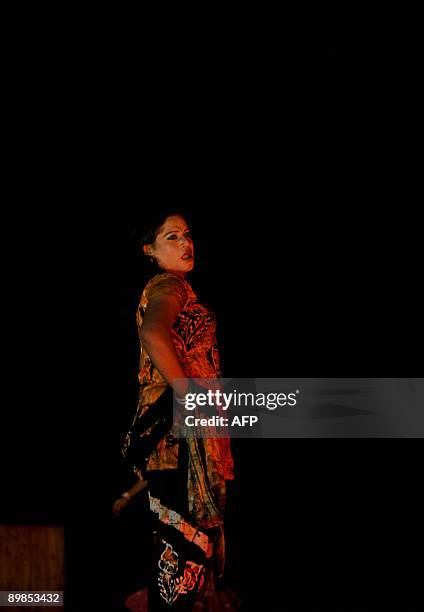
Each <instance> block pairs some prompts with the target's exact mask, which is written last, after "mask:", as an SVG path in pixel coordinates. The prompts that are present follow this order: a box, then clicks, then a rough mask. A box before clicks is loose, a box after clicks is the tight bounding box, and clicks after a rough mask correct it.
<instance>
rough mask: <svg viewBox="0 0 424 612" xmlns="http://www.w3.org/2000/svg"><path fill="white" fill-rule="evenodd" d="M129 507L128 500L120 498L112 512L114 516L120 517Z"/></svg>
mask: <svg viewBox="0 0 424 612" xmlns="http://www.w3.org/2000/svg"><path fill="white" fill-rule="evenodd" d="M127 506H128V500H127V499H125V497H120V498H119V499H117V500H116V502H115V503H114V504H113V509H112V512H113V514H114V515H115V516H116V517H118V516H120V514H121V511H122V510H123V509H124V508H126V507H127Z"/></svg>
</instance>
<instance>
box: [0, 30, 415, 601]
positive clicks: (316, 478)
mask: <svg viewBox="0 0 424 612" xmlns="http://www.w3.org/2000/svg"><path fill="white" fill-rule="evenodd" d="M373 33H375V31H372V32H371V36H370V33H369V32H368V33H367V32H365V33H362V34H361V36H358V35H357V34H355V35H352V33H350V34H348V33H347V31H345V30H344V29H343V28H341V29H338V30H335V31H327V32H325V33H324V32H323V33H322V34H321V35H317V36H315V37H314V38H309V37H306V39H297V40H291V42H290V44H289V43H284V44H277V43H276V42H275V40H276V39H275V38H271V39H269V40H268V41H266V42H265V43H263V42H261V43H259V42H257V39H256V38H255V37H254V36H247V35H246V38H248V39H249V41H248V42H249V45H242V46H237V45H236V44H235V43H234V46H233V47H232V48H231V49H228V53H227V52H224V50H221V51H217V46H216V45H215V46H211V47H209V49H205V51H204V54H203V55H202V57H201V58H197V61H195V59H194V56H195V55H196V54H194V53H193V49H192V48H190V47H189V48H187V50H186V51H185V50H184V49H185V46H184V43H183V42H182V43H181V47H179V52H178V54H174V53H165V52H163V51H162V47H161V45H160V44H159V42H158V43H157V45H156V46H154V47H149V49H148V53H147V58H148V61H146V62H145V64H143V70H142V71H141V72H142V74H141V78H140V75H139V74H138V73H137V70H138V66H137V63H136V61H135V59H134V52H135V49H133V48H131V43H130V42H128V41H126V39H125V37H122V38H120V40H119V44H118V42H117V43H116V45H115V46H114V45H113V42H114V39H113V40H112V45H111V46H110V47H108V48H107V49H108V50H106V47H102V46H100V47H99V48H98V49H97V51H96V50H95V52H94V53H93V54H92V55H91V56H90V59H87V60H84V62H81V65H83V66H84V70H82V71H81V72H80V73H79V75H78V79H77V82H78V84H79V85H80V87H79V88H74V87H72V86H70V87H69V86H68V87H64V88H63V95H64V96H65V97H66V99H67V103H69V106H67V107H66V109H67V111H68V112H66V113H61V112H60V111H59V112H58V116H59V119H60V122H59V125H60V126H61V127H60V130H59V133H57V132H55V130H54V129H52V132H53V133H52V135H51V136H49V137H48V138H47V137H46V135H45V133H44V132H43V133H42V138H41V136H40V134H41V132H40V133H38V136H39V138H38V140H37V139H35V140H34V139H31V138H30V141H31V142H33V143H34V142H37V143H38V144H37V145H34V151H33V155H32V157H31V160H32V163H31V164H30V168H31V171H30V172H29V173H28V174H25V187H23V188H22V190H23V194H24V195H27V196H28V195H30V194H31V195H32V194H33V193H34V192H35V193H36V194H37V196H38V200H37V201H40V204H37V205H36V206H33V207H32V208H31V209H30V211H29V212H28V213H26V214H25V216H24V217H23V218H22V220H21V222H20V224H19V225H18V233H17V235H18V237H19V239H20V241H21V242H25V240H26V235H27V234H28V235H29V236H31V237H32V239H33V240H34V248H33V249H31V254H32V255H33V256H27V257H25V263H24V270H25V274H24V275H23V276H22V279H23V280H22V284H23V285H24V287H23V290H24V294H25V298H24V300H23V314H22V318H21V321H20V326H19V327H20V329H21V330H23V339H22V340H21V341H19V342H15V345H14V351H15V352H13V353H12V354H11V356H12V358H11V361H12V363H13V364H16V365H15V367H16V369H17V371H18V372H19V375H18V376H17V381H16V383H14V395H13V396H12V397H13V400H12V401H11V403H10V404H9V406H8V408H9V409H8V410H7V414H6V416H7V428H5V429H4V431H5V433H6V436H5V437H6V440H5V444H4V445H3V448H4V455H5V459H4V461H3V464H4V465H5V466H7V469H6V470H5V473H4V476H3V478H4V484H3V487H2V488H3V491H4V492H5V493H6V495H5V501H4V503H3V505H2V509H1V514H2V517H1V520H2V522H13V523H15V522H23V523H46V524H52V523H58V524H64V525H65V528H66V545H67V584H68V589H67V591H68V598H69V606H70V609H72V610H83V609H85V606H87V609H89V607H90V605H92V604H91V603H90V602H92V601H97V604H96V605H97V606H98V607H99V609H100V607H101V608H102V609H104V610H106V609H108V607H107V606H109V608H110V609H111V610H118V609H119V607H118V603H117V602H119V601H120V598H121V597H122V593H125V592H131V590H132V589H133V590H136V589H137V587H138V586H139V581H140V577H144V575H145V572H146V570H147V567H148V513H147V512H146V507H145V502H146V500H145V498H140V499H139V500H136V503H135V504H134V505H133V506H132V507H131V509H129V511H128V513H127V517H126V518H124V517H122V519H120V521H115V520H114V519H112V517H111V506H112V503H113V501H114V499H115V498H116V496H118V495H119V494H120V492H122V491H123V490H124V489H125V488H127V487H128V486H129V485H130V483H129V481H128V480H127V479H128V475H127V474H126V472H125V470H124V468H123V466H122V465H121V464H120V456H119V444H120V436H121V434H122V433H123V432H124V431H125V429H126V427H127V426H128V423H129V420H130V419H131V417H132V414H133V411H134V409H135V405H136V398H137V363H138V345H137V337H136V327H135V309H136V306H137V303H138V299H139V295H140V291H141V289H142V287H143V278H142V275H141V271H140V270H141V268H140V262H139V261H138V260H137V258H136V257H135V255H134V251H133V244H132V240H131V235H132V229H133V226H134V223H135V220H140V219H142V217H143V209H144V208H145V207H146V208H148V207H150V206H159V205H160V204H161V203H163V202H169V201H173V202H175V203H177V204H182V205H184V206H185V207H188V208H189V210H191V212H192V217H193V229H194V235H195V240H196V243H197V245H196V249H197V261H196V272H195V273H193V276H192V279H191V280H192V282H193V286H194V288H195V290H196V291H197V292H198V294H199V297H201V298H202V299H204V300H205V301H207V302H208V303H209V304H211V305H212V306H213V307H214V309H215V310H216V313H217V317H218V324H219V328H218V329H219V340H220V346H221V354H222V361H223V370H224V375H226V376H239V377H250V376H251V377H261V376H271V377H272V376H275V377H291V376H301V377H308V376H324V377H325V376H343V377H349V376H352V377H356V376H373V377H374V376H383V377H386V376H387V377H390V376H397V377H398V376H407V377H410V376H417V375H419V372H418V371H417V362H416V360H415V356H414V347H415V346H416V345H417V344H418V342H419V336H418V329H419V327H418V325H419V319H418V312H419V299H418V279H419V275H418V270H417V265H418V261H419V258H418V240H417V233H416V232H417V227H418V226H417V213H416V210H415V204H416V196H415V188H414V185H413V181H412V175H413V174H414V168H415V169H416V162H415V161H414V154H413V150H414V147H413V142H411V140H409V139H410V138H411V137H412V141H413V132H414V122H413V109H414V105H415V104H416V89H415V87H416V86H415V76H414V75H415V71H414V64H413V61H412V59H411V58H413V56H414V48H413V40H412V41H410V42H409V44H408V46H407V47H405V45H404V41H403V40H400V39H399V37H396V36H394V37H389V38H390V40H389V39H388V38H386V39H385V38H384V37H383V38H381V37H375V36H373V35H372V34H373ZM145 51H146V49H144V48H143V52H145ZM226 51H227V49H226ZM162 53H163V55H161V54H162ZM153 58H154V61H153ZM65 69H66V68H65ZM72 84H73V81H71V85H72ZM59 98H60V95H59ZM34 125H38V123H37V122H34ZM33 129H34V130H35V132H36V131H37V127H34V128H33ZM38 129H39V128H38ZM36 133H37V132H36ZM46 138H47V139H46ZM58 141H62V142H63V141H65V144H66V145H69V146H66V149H67V156H66V158H61V157H60V155H59V153H58V149H57V146H56V143H57V142H58ZM40 143H42V144H43V146H40ZM45 149H46V151H45ZM30 152H31V150H30V149H29V150H28V149H27V154H28V155H30ZM47 161H48V163H46V162H47ZM46 201H50V202H52V203H53V204H54V208H50V209H49V211H47V209H46V210H45V209H44V202H46ZM33 220H34V222H33ZM34 234H35V239H34ZM31 244H32V243H31ZM52 330H53V333H52ZM52 336H53V337H52ZM22 364H24V371H25V375H23V374H22ZM419 442H420V441H418V440H375V441H373V440H265V441H259V440H254V441H253V440H252V441H251V440H240V441H237V442H236V443H235V448H234V455H235V459H236V476H237V477H236V480H235V482H234V484H233V486H232V490H231V491H230V501H229V511H228V521H227V524H228V545H229V560H228V566H229V568H228V570H229V576H228V578H229V582H230V584H233V585H234V588H235V589H236V590H237V591H238V592H240V594H241V595H242V597H243V600H244V601H245V602H246V609H249V610H250V609H251V610H256V609H258V608H259V607H262V608H263V607H265V608H266V609H268V610H279V609H287V610H291V609H293V610H298V609H299V610H300V609H311V606H315V608H316V609H323V610H324V609H325V610H328V609H331V608H332V607H333V608H334V609H345V610H348V609H351V608H353V607H354V606H355V605H357V606H358V608H359V606H360V605H362V607H363V608H364V609H370V610H371V609H373V610H374V609H377V608H378V607H381V608H382V609H383V608H384V609H387V608H388V607H390V606H392V608H393V609H396V610H400V609H402V610H406V609H409V608H408V607H407V606H409V605H411V606H412V605H414V604H415V605H418V603H422V602H421V600H420V599H419V597H420V594H419V593H418V576H419V575H420V572H421V570H422V566H421V563H420V562H419V561H417V560H416V556H415V554H416V553H417V552H419V551H420V550H422V533H421V517H422V515H423V507H422V501H421V498H420V496H419V482H420V471H419V465H420V462H419V456H420V455H419V449H418V443H419ZM83 601H84V602H85V603H82V602H83ZM312 609H313V608H312Z"/></svg>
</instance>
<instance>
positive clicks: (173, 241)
mask: <svg viewBox="0 0 424 612" xmlns="http://www.w3.org/2000/svg"><path fill="white" fill-rule="evenodd" d="M143 251H144V253H145V254H146V255H147V256H149V257H150V256H152V255H153V257H154V258H155V259H156V262H157V264H158V266H159V268H161V269H162V270H165V271H166V272H174V273H175V274H178V275H179V276H182V277H184V276H185V275H186V274H187V272H191V270H193V267H194V249H193V240H192V237H191V232H190V229H189V227H188V225H187V223H186V222H185V220H184V219H183V217H180V215H172V216H171V217H167V218H166V220H165V222H164V224H163V225H162V227H161V228H160V229H159V232H158V234H157V236H156V240H155V241H154V243H153V244H147V245H144V246H143Z"/></svg>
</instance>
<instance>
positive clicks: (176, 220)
mask: <svg viewBox="0 0 424 612" xmlns="http://www.w3.org/2000/svg"><path fill="white" fill-rule="evenodd" d="M187 227H188V225H187V223H186V221H185V219H184V217H181V215H172V216H170V217H167V218H166V219H165V222H164V224H163V225H162V227H161V228H160V234H165V233H166V232H170V231H174V230H181V231H183V230H185V229H186V228H187Z"/></svg>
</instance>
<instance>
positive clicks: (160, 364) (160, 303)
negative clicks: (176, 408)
mask: <svg viewBox="0 0 424 612" xmlns="http://www.w3.org/2000/svg"><path fill="white" fill-rule="evenodd" d="M180 311H181V304H180V301H179V299H178V297H177V296H175V295H173V294H172V293H170V294H168V295H162V296H160V297H154V298H152V299H151V300H150V301H149V303H148V305H147V308H146V312H145V313H144V318H143V324H142V326H141V341H142V344H143V346H145V347H146V350H147V352H148V353H149V355H150V358H151V360H152V362H153V364H154V365H155V367H156V368H157V369H158V370H159V372H160V373H161V374H162V376H163V377H164V379H165V380H166V382H167V383H168V384H170V385H171V386H172V387H173V389H174V391H175V393H176V394H177V395H180V396H181V395H184V394H185V393H186V392H187V389H188V379H187V377H186V375H185V372H184V370H183V368H182V366H181V363H180V361H179V359H178V355H177V352H176V350H175V346H174V343H173V341H172V335H171V330H172V326H173V324H174V322H175V320H176V318H177V317H178V314H179V313H180ZM178 378H179V379H185V380H184V381H178V382H176V380H175V379H178ZM185 381H187V382H185Z"/></svg>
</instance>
